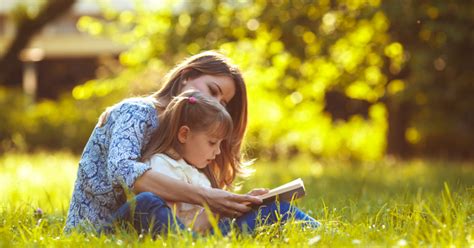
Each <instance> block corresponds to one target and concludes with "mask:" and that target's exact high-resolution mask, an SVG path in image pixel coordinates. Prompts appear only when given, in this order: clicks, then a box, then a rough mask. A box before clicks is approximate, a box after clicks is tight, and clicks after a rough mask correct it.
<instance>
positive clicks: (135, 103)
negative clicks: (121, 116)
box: [114, 97, 156, 111]
mask: <svg viewBox="0 0 474 248" xmlns="http://www.w3.org/2000/svg"><path fill="white" fill-rule="evenodd" d="M114 109H120V110H122V111H124V110H148V111H150V110H153V111H155V109H156V108H155V100H154V99H153V98H151V97H133V98H127V99H124V100H122V101H121V102H119V103H117V104H116V105H115V106H114Z"/></svg>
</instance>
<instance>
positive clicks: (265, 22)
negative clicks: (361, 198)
mask: <svg viewBox="0 0 474 248" xmlns="http://www.w3.org/2000/svg"><path fill="white" fill-rule="evenodd" d="M452 5H454V6H455V7H452ZM135 7H136V8H135V10H134V11H121V12H119V11H117V10H114V9H113V8H110V7H109V6H103V19H102V18H101V19H99V18H94V17H90V16H84V17H82V18H81V19H80V20H79V22H78V23H77V27H78V28H79V29H80V30H82V31H84V32H87V33H89V34H92V35H99V36H107V37H110V38H112V39H114V40H116V41H118V42H122V43H124V44H127V45H129V46H130V49H128V50H127V51H125V52H123V53H122V54H120V56H119V60H120V63H121V64H122V65H123V66H124V67H125V69H124V70H123V71H122V72H121V73H120V74H118V75H116V76H114V77H110V78H103V79H97V80H92V81H89V82H87V83H86V84H84V85H80V86H77V87H76V88H74V90H73V91H72V92H71V95H70V96H69V97H64V98H62V100H61V101H59V102H58V103H56V104H54V103H40V104H39V105H38V106H29V107H28V108H29V109H31V108H33V109H34V110H29V111H30V112H31V113H33V112H35V111H36V112H41V111H43V112H42V113H41V114H31V116H32V117H31V118H32V119H30V120H29V121H32V123H35V125H41V124H39V123H45V124H44V125H46V126H47V127H44V128H43V130H48V129H50V130H56V132H55V133H54V136H56V135H58V134H60V135H58V138H53V137H48V136H53V134H47V133H46V132H41V133H35V131H34V130H38V129H34V128H33V127H29V126H27V125H26V124H25V126H24V127H21V126H18V127H17V129H22V128H23V131H22V130H17V129H15V128H13V126H15V125H14V124H15V123H18V122H13V121H11V120H8V121H7V123H10V124H11V126H12V129H8V128H5V133H7V134H8V133H11V134H12V135H11V136H12V138H13V140H15V137H17V138H16V139H18V140H24V142H23V141H22V142H23V143H24V144H28V146H35V145H36V144H39V143H41V142H40V138H38V143H35V142H33V141H34V140H35V139H34V138H33V137H35V135H40V136H47V137H43V139H44V140H45V141H46V140H48V139H51V140H49V141H48V143H47V145H48V146H50V147H66V148H72V149H74V150H78V149H79V147H82V146H83V145H84V144H85V140H86V139H87V137H88V133H90V131H91V129H92V127H93V126H94V123H95V120H96V118H97V117H98V115H99V114H100V112H101V111H102V110H103V109H104V108H105V106H107V105H111V104H113V103H115V102H116V101H117V100H119V99H121V98H123V97H126V96H131V95H132V94H148V93H151V92H153V91H154V90H157V89H158V88H159V84H157V82H160V81H161V78H162V77H163V76H164V74H165V73H166V71H167V70H169V69H170V68H171V67H172V66H174V65H175V63H177V62H179V61H180V60H181V59H183V58H184V57H186V56H188V55H190V54H195V53H198V52H200V51H203V50H209V49H215V50H219V51H221V52H222V53H224V54H226V55H227V56H229V57H230V58H231V59H232V60H233V61H234V62H235V63H236V64H237V65H238V66H239V67H240V68H241V70H242V71H243V73H244V77H245V79H246V82H247V87H248V94H249V117H250V119H249V129H248V134H247V140H246V141H247V145H248V151H249V153H250V154H251V155H252V156H255V157H260V156H268V157H273V158H275V157H289V156H292V155H294V154H296V153H307V154H311V155H312V156H323V157H339V158H351V159H357V160H376V159H379V158H381V157H382V156H384V154H385V151H386V148H387V146H388V147H389V148H390V147H392V146H393V145H391V144H396V143H397V140H398V141H401V144H402V145H404V146H408V145H410V146H411V148H414V150H415V151H416V150H418V151H420V152H423V149H425V148H427V147H428V149H429V145H430V144H432V143H433V140H435V141H437V142H434V143H440V142H441V143H442V142H443V141H445V140H450V141H451V143H450V144H451V146H453V147H460V148H459V149H461V148H462V147H469V144H472V140H474V139H470V137H472V135H471V134H469V135H463V132H465V131H466V130H469V128H470V127H472V126H474V116H473V115H472V114H467V112H466V111H467V109H468V108H469V106H472V104H473V102H472V101H473V100H469V99H470V98H468V97H464V95H466V94H468V92H472V90H473V89H472V88H474V87H472V80H471V79H470V78H472V77H469V75H472V72H470V73H468V72H466V71H465V70H463V68H464V64H462V63H461V62H463V60H461V61H460V62H459V63H455V61H454V60H456V59H457V58H459V56H462V55H459V54H458V55H457V56H458V57H456V56H455V55H450V54H449V52H451V53H454V52H456V51H458V50H456V49H458V48H457V47H452V46H453V45H454V46H455V45H456V44H458V43H456V42H461V43H462V42H464V43H467V45H466V47H467V48H469V47H472V40H473V36H474V35H472V32H471V33H469V31H468V30H464V29H465V27H462V25H459V24H460V23H465V22H467V23H470V24H471V26H472V22H471V20H472V17H470V16H469V14H468V13H469V12H468V11H465V10H464V9H463V8H462V7H466V8H467V9H469V8H471V9H472V4H469V3H463V2H462V1H450V2H449V3H444V2H443V1H435V2H434V3H423V4H422V5H418V4H417V1H407V0H405V1H401V2H399V1H384V2H382V1H378V0H357V1H353V0H346V1H342V0H341V1H327V0H324V1H303V0H273V1H263V0H256V1H212V0H207V1H179V2H173V1H166V2H165V3H163V6H162V7H161V8H158V9H155V10H149V9H148V7H147V6H144V5H143V4H142V3H140V1H138V2H137V3H136V6H135ZM453 8H455V9H454V10H453ZM453 13H455V14H459V15H458V16H456V15H454V16H452V14H453ZM404 14H406V15H404ZM446 16H447V17H446ZM445 17H446V18H447V19H446V20H445V19H443V18H445ZM420 20H421V21H420ZM443 25H444V26H443ZM445 27H449V28H451V27H456V28H458V29H455V31H447V29H446V28H445ZM463 30H464V31H463ZM462 32H464V33H462ZM431 37H435V38H431ZM443 37H444V38H443ZM432 43H433V44H432ZM464 43H463V44H464ZM446 51H447V52H446ZM433 61H434V62H433ZM433 63H434V64H433ZM448 63H449V64H448ZM433 71H435V72H436V73H437V74H436V73H434V72H433ZM453 71H454V72H453ZM459 75H461V76H459ZM451 80H454V81H451ZM330 91H336V92H341V93H342V94H343V95H345V96H346V97H348V98H351V99H357V100H362V101H364V102H367V103H368V109H367V114H366V115H363V114H357V113H355V114H354V115H350V116H348V118H347V119H346V120H338V119H335V118H332V117H334V116H331V114H330V113H328V112H326V111H325V96H326V94H327V93H328V92H330ZM457 96H462V97H461V98H462V99H457ZM439 100H441V103H439V102H438V101H439ZM443 103H449V105H448V106H447V107H445V106H440V105H442V104H443ZM79 105H80V106H81V107H80V108H77V106H79ZM2 106H3V105H2ZM45 106H49V108H51V109H54V111H50V112H51V113H54V114H53V115H52V116H49V114H47V113H48V112H46V111H48V110H47V109H48V107H45ZM338 107H341V108H344V107H350V106H338ZM25 108H26V107H23V109H25ZM20 109H21V108H20ZM406 109H408V110H409V111H406ZM449 109H455V111H451V112H450V111H449ZM7 111H8V110H7ZM36 112H35V113H36ZM62 112H68V113H69V114H70V115H71V116H69V117H68V115H62V114H61V113H62ZM26 113H29V112H28V111H27V112H26ZM54 115H56V117H54ZM7 116H8V115H7ZM25 116H28V114H26V115H25ZM41 116H42V117H41ZM459 116H462V117H459ZM2 118H3V117H2ZM22 118H23V117H22ZM25 118H26V117H25ZM28 118H30V117H28ZM34 118H36V119H34ZM54 118H56V119H54ZM436 118H440V119H442V121H439V122H438V121H436V120H437V119H436ZM27 122H28V121H27ZM74 122H75V123H74ZM10 124H9V125H10ZM74 126H75V128H74ZM2 128H4V127H2ZM56 128H57V129H56ZM60 128H62V129H61V131H58V130H59V129H60ZM78 129H80V130H81V131H79V132H75V131H74V130H78ZM10 130H16V131H14V132H10ZM393 130H395V132H394V131H393ZM397 130H398V131H397ZM453 130H454V131H453ZM3 133H4V131H2V133H1V134H3ZM452 134H455V136H454V138H452V137H451V136H452ZM61 135H62V136H61ZM3 136H5V135H2V137H1V138H2V139H3V140H4V139H5V137H3ZM29 136H31V137H29ZM19 137H21V138H19ZM432 137H435V138H434V139H433V138H432ZM7 138H8V137H7ZM30 139H31V141H30ZM71 139H72V140H71ZM66 140H69V141H66ZM457 140H461V143H460V144H459V143H456V141H457ZM469 140H471V143H469ZM15 142H16V143H18V142H17V141H13V143H15ZM49 142H51V143H49ZM56 142H57V143H56ZM463 142H464V143H463ZM20 143H21V142H20ZM454 145H456V146H454ZM440 147H441V148H443V146H440ZM444 148H446V146H444ZM397 149H400V148H397ZM437 149H440V148H439V147H438V148H437ZM454 149H458V148H454ZM454 149H453V150H454ZM79 150H80V149H79ZM389 150H390V151H392V150H391V149H389ZM433 151H436V149H434V150H433ZM392 152H393V151H392ZM395 152H396V151H395Z"/></svg>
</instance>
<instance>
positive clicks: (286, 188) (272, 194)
mask: <svg viewBox="0 0 474 248" xmlns="http://www.w3.org/2000/svg"><path fill="white" fill-rule="evenodd" d="M304 195H305V189H304V184H303V180H301V178H298V179H296V180H293V181H291V182H289V183H285V184H283V185H281V186H278V187H276V188H274V189H271V190H270V191H269V192H268V193H266V194H264V195H259V196H258V197H259V198H260V199H262V200H263V204H265V203H269V202H273V201H275V200H279V201H288V202H289V201H291V200H293V199H298V198H301V197H303V196H304Z"/></svg>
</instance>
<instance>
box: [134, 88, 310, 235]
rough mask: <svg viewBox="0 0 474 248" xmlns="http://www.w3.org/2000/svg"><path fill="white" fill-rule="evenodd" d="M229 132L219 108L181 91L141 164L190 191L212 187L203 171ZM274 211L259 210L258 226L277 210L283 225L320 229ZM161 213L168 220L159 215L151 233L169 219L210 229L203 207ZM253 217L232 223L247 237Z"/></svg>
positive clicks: (283, 210)
mask: <svg viewBox="0 0 474 248" xmlns="http://www.w3.org/2000/svg"><path fill="white" fill-rule="evenodd" d="M232 129H233V123H232V118H231V117H230V115H229V114H228V112H227V111H226V109H225V108H224V107H223V106H222V105H221V104H219V103H218V102H217V101H215V100H213V99H212V98H209V97H206V96H205V95H203V94H202V93H199V92H197V91H186V92H184V93H182V94H181V95H179V96H177V97H175V98H174V99H173V100H172V101H171V102H170V104H169V105H168V106H167V108H166V110H165V111H164V112H163V113H162V114H161V115H160V126H159V127H158V130H157V133H160V134H161V135H154V136H152V137H151V140H150V142H149V143H148V145H147V146H146V148H145V151H144V154H143V156H142V160H143V161H144V162H145V163H147V164H149V165H150V166H151V167H152V169H153V170H155V171H157V172H159V173H163V174H165V175H167V176H170V177H172V178H175V179H178V180H181V181H184V182H186V183H189V184H192V185H195V186H201V187H206V188H210V187H211V185H212V184H214V185H215V177H214V175H213V173H212V172H210V171H209V170H206V168H207V166H208V165H209V164H211V163H212V162H213V161H214V160H215V158H216V156H217V155H219V154H220V153H221V144H222V142H223V141H225V140H228V139H229V138H230V135H231V134H232ZM162 134H166V135H162ZM224 169H226V168H224ZM211 181H214V183H211ZM273 205H274V206H266V207H263V208H262V209H261V210H260V215H259V217H260V221H262V223H263V222H265V221H266V223H267V224H269V223H273V222H275V221H276V220H277V216H276V213H275V211H276V210H279V212H280V215H281V217H283V220H284V221H285V220H286V219H287V218H289V217H290V216H293V215H294V217H295V219H297V220H303V221H305V222H306V224H309V225H311V226H314V227H316V226H318V225H319V224H318V223H317V222H316V221H315V220H314V219H313V218H311V217H309V216H307V215H306V214H304V213H303V212H301V211H300V210H299V209H297V208H294V207H291V206H290V205H289V204H288V203H281V204H280V205H279V206H276V205H275V204H273ZM163 208H165V209H166V208H169V210H168V211H163V213H165V212H167V213H168V214H165V215H163V216H162V217H163V219H161V220H155V221H156V222H160V223H161V224H160V225H159V226H156V228H157V230H152V231H153V232H154V233H156V232H157V231H158V229H159V231H166V230H167V228H168V226H167V224H168V223H170V222H171V221H172V220H174V219H175V218H174V216H173V213H174V214H175V215H176V217H177V220H176V222H177V223H176V224H177V225H178V226H179V227H180V228H184V227H191V228H192V229H193V231H196V232H200V233H205V232H207V231H210V229H211V224H210V222H209V218H208V216H207V214H206V211H205V210H204V207H202V206H199V205H193V204H188V203H183V202H170V201H168V202H167V206H163ZM277 212H278V211H277ZM166 215H167V216H166ZM257 216H258V211H253V212H250V213H248V214H246V215H244V216H242V217H239V218H237V219H236V221H235V223H236V224H237V227H238V228H240V229H241V230H242V229H243V228H244V226H245V227H246V229H245V230H246V231H250V232H253V230H254V229H255V227H256V222H258V221H257ZM231 223H232V222H231V220H230V219H225V218H223V219H221V220H220V221H219V228H220V231H221V232H222V233H223V234H226V233H227V232H228V231H229V230H230V225H231Z"/></svg>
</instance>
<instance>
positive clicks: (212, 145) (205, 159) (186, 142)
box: [178, 126, 222, 169]
mask: <svg viewBox="0 0 474 248" xmlns="http://www.w3.org/2000/svg"><path fill="white" fill-rule="evenodd" d="M178 140H179V141H180V143H181V145H182V146H181V154H180V155H181V156H182V157H183V159H184V160H186V162H188V163H189V164H191V165H193V166H195V167H196V168H199V169H202V168H205V167H206V166H207V165H208V164H209V163H211V162H212V161H213V160H214V159H215V158H216V156H217V155H218V154H220V153H221V150H220V145H221V142H222V139H218V138H215V137H212V136H211V135H209V134H208V133H207V132H193V131H192V130H190V129H189V128H188V127H187V126H182V127H180V129H179V131H178Z"/></svg>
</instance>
